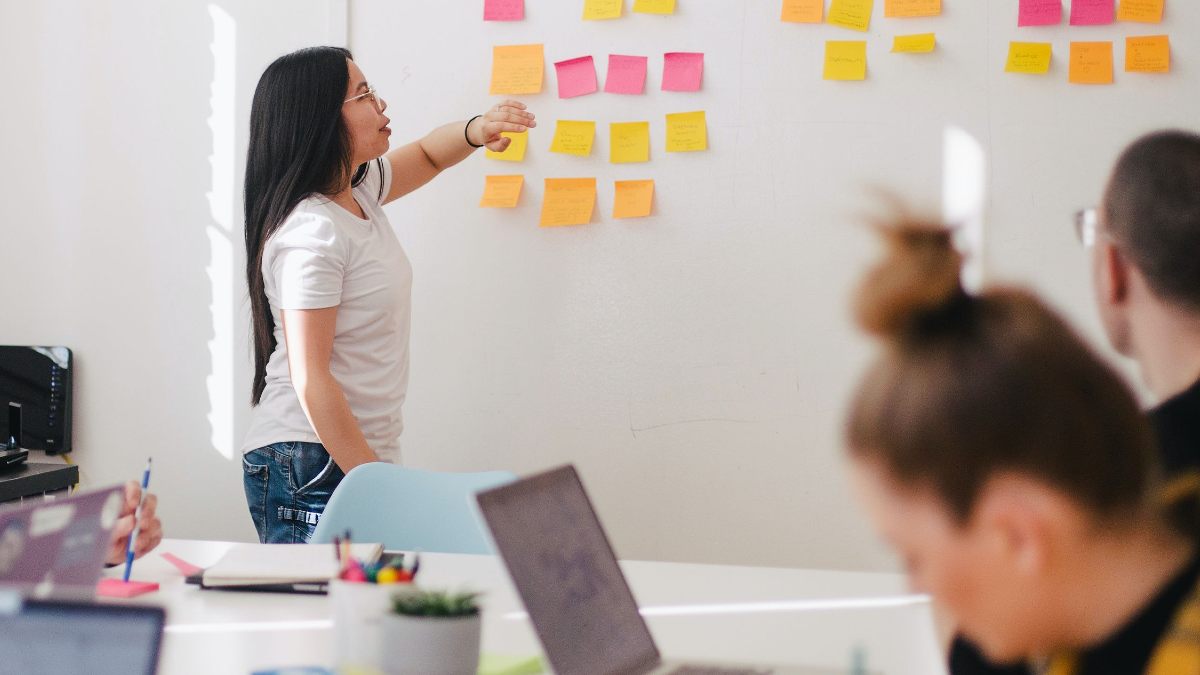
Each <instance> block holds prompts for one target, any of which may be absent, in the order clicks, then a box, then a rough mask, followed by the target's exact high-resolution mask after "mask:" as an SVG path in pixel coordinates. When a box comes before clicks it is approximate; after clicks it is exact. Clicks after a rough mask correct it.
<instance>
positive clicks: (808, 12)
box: [779, 0, 825, 23]
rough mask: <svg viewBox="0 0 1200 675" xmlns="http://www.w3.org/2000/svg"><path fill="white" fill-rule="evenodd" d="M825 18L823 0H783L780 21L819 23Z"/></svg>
mask: <svg viewBox="0 0 1200 675" xmlns="http://www.w3.org/2000/svg"><path fill="white" fill-rule="evenodd" d="M824 18H825V0H783V11H782V12H781V13H780V15H779V20H780V21H787V22H789V23H821V21H823V20H824Z"/></svg>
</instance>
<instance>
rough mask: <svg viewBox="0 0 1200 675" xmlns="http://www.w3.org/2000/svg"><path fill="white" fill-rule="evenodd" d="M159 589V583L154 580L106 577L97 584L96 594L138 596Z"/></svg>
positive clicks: (104, 595) (107, 596)
mask: <svg viewBox="0 0 1200 675" xmlns="http://www.w3.org/2000/svg"><path fill="white" fill-rule="evenodd" d="M157 590H158V584H157V583H155V582H153V581H121V580H120V579H113V578H111V577H105V578H103V579H101V580H100V583H98V584H96V595H99V596H101V597H105V598H136V597H137V596H139V595H145V594H146V593H153V592H154V591H157Z"/></svg>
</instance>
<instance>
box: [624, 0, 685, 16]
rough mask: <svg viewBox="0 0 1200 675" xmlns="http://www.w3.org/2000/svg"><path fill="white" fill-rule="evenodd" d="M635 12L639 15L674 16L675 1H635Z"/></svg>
mask: <svg viewBox="0 0 1200 675" xmlns="http://www.w3.org/2000/svg"><path fill="white" fill-rule="evenodd" d="M633 11H635V12H638V13H639V14H674V13H675V0H633Z"/></svg>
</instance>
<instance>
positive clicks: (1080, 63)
mask: <svg viewBox="0 0 1200 675" xmlns="http://www.w3.org/2000/svg"><path fill="white" fill-rule="evenodd" d="M1067 79H1069V80H1070V81H1071V82H1072V83H1073V84H1112V81H1113V48H1112V43H1111V42H1072V43H1071V71H1070V76H1069V77H1068V78H1067Z"/></svg>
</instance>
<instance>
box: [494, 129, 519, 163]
mask: <svg viewBox="0 0 1200 675" xmlns="http://www.w3.org/2000/svg"><path fill="white" fill-rule="evenodd" d="M500 135H501V136H504V137H506V138H510V139H512V140H510V141H509V142H508V147H507V148H505V149H504V152H495V151H494V150H485V151H484V154H485V155H486V156H487V157H488V159H501V160H504V161H506V162H522V161H524V160H525V149H526V148H527V147H529V132H528V131H522V132H521V133H517V132H515V131H501V132H500Z"/></svg>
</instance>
